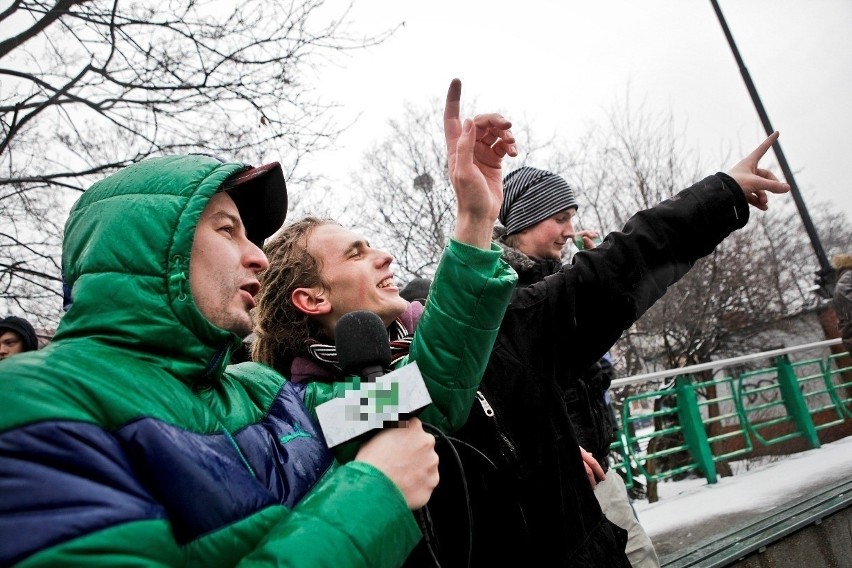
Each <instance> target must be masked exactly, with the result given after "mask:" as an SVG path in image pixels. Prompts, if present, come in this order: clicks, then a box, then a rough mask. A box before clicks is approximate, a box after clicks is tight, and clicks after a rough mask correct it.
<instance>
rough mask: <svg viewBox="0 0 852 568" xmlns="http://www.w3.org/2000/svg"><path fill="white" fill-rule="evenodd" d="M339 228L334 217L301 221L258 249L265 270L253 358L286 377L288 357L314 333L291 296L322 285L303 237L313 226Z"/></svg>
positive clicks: (319, 270)
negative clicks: (266, 263)
mask: <svg viewBox="0 0 852 568" xmlns="http://www.w3.org/2000/svg"><path fill="white" fill-rule="evenodd" d="M338 224H339V223H337V221H334V220H333V219H322V218H319V217H305V218H304V219H301V220H299V221H296V222H294V223H291V224H289V225H287V226H286V227H284V229H282V231H281V232H280V233H278V234H277V235H275V236H274V237H273V238H272V239H271V240H270V241H269V242H267V243H266V244H265V245H264V246H263V251H264V252H265V253H266V256H267V258H268V259H269V268H267V269H266V270H264V271H263V272H262V273H260V275H259V279H260V292H259V293H258V295H257V309H256V310H255V313H254V317H255V328H254V334H255V340H254V342H253V343H252V347H251V356H252V359H253V360H255V361H259V362H261V363H266V364H267V365H269V366H271V367H272V368H274V369H276V370H277V371H279V372H281V373H288V372H289V371H290V363H291V361H292V360H293V357H295V356H296V355H298V354H299V353H300V352H301V351H302V350H303V349H304V348H305V344H306V343H307V341H308V339H310V338H311V337H313V336H314V335H315V334H317V333H318V332H319V328H318V327H316V326H315V325H314V324H313V323H312V322H311V321H310V320H309V318H308V316H307V315H306V314H304V313H303V312H302V311H300V310H299V309H297V308H296V306H294V305H293V301H292V295H293V291H294V290H295V289H296V288H311V287H314V286H320V287H325V283H324V282H323V280H322V274H321V269H322V267H321V266H320V263H319V261H318V260H317V259H315V258H314V257H312V256H311V255H310V254H309V253H308V249H307V246H308V237H309V236H310V234H311V232H312V231H313V230H314V229H316V228H317V227H320V226H322V225H338Z"/></svg>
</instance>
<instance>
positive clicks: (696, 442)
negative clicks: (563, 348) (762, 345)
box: [610, 339, 852, 487]
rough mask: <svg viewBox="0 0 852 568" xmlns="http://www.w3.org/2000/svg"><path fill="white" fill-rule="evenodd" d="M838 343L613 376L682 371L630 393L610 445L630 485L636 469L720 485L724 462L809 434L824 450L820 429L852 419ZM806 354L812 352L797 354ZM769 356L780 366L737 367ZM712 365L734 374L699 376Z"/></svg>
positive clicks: (851, 370)
mask: <svg viewBox="0 0 852 568" xmlns="http://www.w3.org/2000/svg"><path fill="white" fill-rule="evenodd" d="M839 342H840V340H838V339H833V340H828V341H821V342H818V343H811V344H808V345H800V346H796V347H790V348H785V349H777V350H773V351H767V352H763V353H756V354H753V355H747V356H744V357H736V358H733V359H726V360H723V361H714V362H711V363H704V364H701V365H693V366H691V367H684V368H682V369H675V370H672V371H663V372H660V373H649V374H646V375H637V376H634V377H628V378H625V379H619V380H616V381H613V384H612V387H611V388H613V389H617V388H619V387H624V386H627V385H632V384H639V383H645V382H648V381H655V380H657V381H658V380H661V379H670V378H671V377H675V380H674V384H669V385H667V386H665V387H664V388H659V389H657V390H653V391H648V392H643V393H639V394H633V395H630V396H628V397H626V398H625V399H624V401H623V406H622V411H621V429H620V430H619V432H618V439H617V440H616V441H615V442H614V443H613V444H612V445H611V446H610V450H611V455H612V456H613V464H612V467H613V468H614V469H619V470H621V471H622V472H623V474H624V477H625V480H626V483H627V485H628V487H631V486H633V484H634V476H635V475H637V474H639V475H642V476H644V478H645V480H646V481H647V482H656V481H662V480H664V479H667V478H671V477H676V476H681V475H684V474H687V473H690V472H694V471H697V472H699V473H700V474H701V475H703V476H704V477H705V478H706V479H707V482H708V483H716V481H717V464H719V462H723V461H725V462H727V461H732V460H734V459H736V458H746V457H748V456H749V455H750V454H752V453H753V452H754V450H755V444H757V445H760V446H771V445H775V444H780V443H782V442H786V441H788V440H792V439H796V438H804V439H805V441H806V443H807V445H808V446H809V447H811V448H818V447H819V445H820V442H819V437H818V432H819V431H820V430H823V429H826V428H831V427H833V426H837V425H840V424H842V423H843V422H845V421H846V420H852V379H850V380H847V379H849V378H850V377H852V366H845V367H844V366H842V365H841V359H842V358H844V357H848V355H846V354H831V353H830V352H829V351H828V348H829V347H830V346H831V345H835V344H838V343H839ZM803 353H804V354H806V355H808V357H809V358H806V359H799V360H795V361H793V360H791V359H790V356H791V355H793V354H799V355H801V354H803ZM814 353H818V355H817V356H813V354H814ZM766 360H770V361H773V362H774V365H772V366H770V367H766V368H760V369H755V370H748V371H741V372H736V370H735V369H736V368H737V367H742V366H743V365H746V364H748V363H753V362H754V361H766ZM845 360H847V361H848V359H845ZM707 371H712V372H714V373H716V372H727V373H729V374H723V375H721V376H719V377H718V378H713V379H710V380H696V378H695V375H696V374H698V373H701V375H700V376H701V377H702V378H705V377H706V372H707ZM708 393H715V395H710V394H708ZM816 416H819V419H818V420H815V419H814V418H815V417H816ZM829 416H830V419H827V417H829ZM649 424H653V428H650V427H649Z"/></svg>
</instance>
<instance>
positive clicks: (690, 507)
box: [633, 436, 852, 540]
mask: <svg viewBox="0 0 852 568" xmlns="http://www.w3.org/2000/svg"><path fill="white" fill-rule="evenodd" d="M733 465H734V464H733V463H732V466H733ZM736 469H737V468H735V471H736ZM738 469H740V470H742V469H744V468H743V467H739V468H738ZM850 476H852V436H850V437H847V438H844V439H842V440H838V441H836V442H832V443H830V444H824V445H823V446H821V447H820V448H818V449H815V450H809V451H807V452H801V453H798V454H792V455H789V456H786V457H783V458H782V459H780V460H778V461H774V462H771V463H766V464H764V465H761V466H758V467H755V468H752V469H750V470H748V471H741V472H740V473H737V474H736V475H734V476H733V477H720V478H719V481H718V483H715V484H713V485H710V484H708V483H707V482H706V480H705V479H704V478H698V479H686V480H683V481H674V482H673V481H665V482H662V483H660V484H659V485H658V486H657V488H658V494H659V497H660V499H659V501H657V502H656V503H648V501H645V500H637V501H635V502H634V504H633V505H634V508H635V509H636V513H637V515H638V517H639V521H640V522H641V523H642V526H643V527H645V530H646V531H647V533H648V535H649V536H651V538H652V539H655V536H657V535H664V534H665V533H667V532H669V531H675V530H682V529H683V528H684V526H699V525H710V524H713V523H712V522H711V521H712V520H713V519H719V518H722V517H727V518H731V516H732V515H735V516H739V515H741V514H742V515H745V514H747V513H759V512H763V511H769V510H771V509H773V508H775V507H776V506H778V505H781V504H784V503H785V502H788V501H790V500H793V499H796V498H798V497H801V496H804V495H807V494H808V493H811V492H813V491H814V490H816V489H817V488H819V487H822V486H825V485H829V484H832V483H835V482H838V481H840V480H842V479H847V478H849V477H850ZM655 540H656V539H655Z"/></svg>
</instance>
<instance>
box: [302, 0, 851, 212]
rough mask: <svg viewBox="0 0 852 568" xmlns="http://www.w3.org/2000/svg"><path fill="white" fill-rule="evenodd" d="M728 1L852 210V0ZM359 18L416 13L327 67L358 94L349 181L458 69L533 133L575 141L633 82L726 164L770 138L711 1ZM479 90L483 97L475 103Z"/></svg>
mask: <svg viewBox="0 0 852 568" xmlns="http://www.w3.org/2000/svg"><path fill="white" fill-rule="evenodd" d="M344 3H345V2H344V1H343V0H329V3H328V4H327V6H328V7H329V8H330V9H335V8H336V7H339V6H340V5H342V4H344ZM720 5H721V9H722V11H723V13H724V15H725V17H726V19H727V22H728V25H729V27H730V28H731V31H732V33H733V36H734V39H735V41H736V42H737V45H738V47H739V49H740V52H741V55H742V57H743V59H744V61H745V63H746V66H747V68H748V70H749V72H750V73H751V76H752V79H753V81H754V83H755V84H756V86H757V90H758V93H759V94H760V97H761V99H762V101H763V104H764V106H765V107H766V110H767V113H768V115H769V118H770V121H771V122H772V125H773V127H774V128H775V129H777V130H780V131H781V140H780V142H781V146H782V148H783V150H784V153H785V155H786V157H787V161H788V162H789V164H790V166H791V168H793V170H794V174H795V179H796V182H797V183H798V185H799V187H800V189H801V190H802V192H803V194H804V198H805V203H806V204H808V205H810V204H811V203H816V201H830V202H832V203H833V205H834V206H836V207H837V208H839V209H841V210H843V211H844V212H845V213H846V214H847V215H849V216H850V218H852V190H850V187H849V185H850V184H849V181H848V166H847V165H848V164H849V163H850V162H852V138H850V136H849V133H850V131H852V2H850V1H849V0H720ZM350 18H351V19H352V20H353V21H354V23H355V29H357V30H360V31H363V32H365V33H367V32H374V31H378V30H381V29H385V28H388V27H392V26H393V25H395V24H398V23H400V22H403V21H404V22H405V26H404V27H402V28H400V29H399V31H398V32H397V33H396V34H395V36H394V37H392V38H391V39H389V40H388V41H387V42H385V43H384V44H382V45H380V46H378V47H374V48H371V49H369V50H367V51H358V52H355V53H354V54H353V55H352V56H351V57H350V58H349V59H347V60H345V62H343V65H342V66H341V67H324V68H322V69H321V70H320V71H319V72H318V76H317V84H318V85H319V86H320V87H319V88H320V92H321V93H322V95H323V96H324V97H325V98H326V99H328V100H334V101H337V102H339V103H340V104H341V105H343V108H342V109H341V111H340V113H341V114H340V116H341V117H343V118H344V119H346V118H348V119H351V118H354V117H355V116H360V118H359V120H358V122H357V123H356V125H355V127H353V128H352V129H351V130H350V131H349V132H348V133H347V134H345V135H344V136H343V137H342V138H341V139H340V140H339V143H338V146H337V150H336V151H334V152H330V153H326V154H322V155H319V156H316V158H315V159H316V160H317V162H316V164H317V165H316V166H314V167H320V168H322V170H323V171H325V172H326V173H329V174H331V175H332V176H335V175H336V176H338V178H337V179H338V181H340V183H341V184H342V185H346V181H347V180H348V176H347V174H346V173H345V172H348V171H350V170H352V169H355V168H357V167H359V164H360V163H361V156H362V154H363V152H364V150H365V149H366V148H367V147H368V146H369V145H370V144H371V143H372V142H375V141H377V140H379V139H381V138H383V137H384V136H385V135H386V134H387V127H386V122H387V119H388V118H391V117H399V116H401V115H402V111H403V102H404V101H406V100H407V101H410V102H413V103H416V104H421V103H423V104H425V103H427V102H428V101H429V100H431V99H433V98H443V96H444V94H445V93H446V88H447V85H448V84H449V81H450V79H451V78H453V77H459V78H460V79H461V80H462V83H463V92H462V97H463V98H462V105H463V106H462V112H463V114H466V115H470V114H473V113H475V112H480V111H490V110H493V109H497V110H500V111H501V112H503V113H504V114H505V115H506V116H507V117H509V118H510V119H512V118H513V117H520V116H523V117H526V119H527V120H528V121H529V122H530V124H531V126H532V128H533V131H534V132H539V131H540V132H541V133H542V137H546V136H548V135H549V134H550V133H551V132H553V131H556V132H557V133H558V134H559V135H560V136H561V137H564V139H565V140H566V141H568V142H569V145H570V141H571V140H572V137H576V136H579V135H581V134H583V133H584V132H585V130H586V125H588V124H589V123H590V122H592V121H598V122H602V121H603V119H604V117H605V113H606V111H607V110H609V109H610V108H612V107H613V106H614V105H616V104H618V103H619V102H620V101H623V100H624V96H625V93H626V91H627V90H628V86H629V91H630V96H631V99H632V100H634V101H640V102H644V105H645V109H646V110H647V111H649V112H652V113H668V112H671V113H672V115H673V117H674V119H675V121H676V123H677V124H678V126H680V127H682V128H684V129H685V132H686V136H687V142H688V144H690V145H691V146H693V147H695V148H696V149H698V150H699V151H700V154H701V156H702V158H704V159H705V160H707V162H708V163H711V164H715V166H714V167H716V168H727V167H729V166H731V165H733V164H732V162H733V161H734V160H733V158H731V160H730V162H731V163H720V160H722V159H723V158H724V157H725V155H726V153H727V151H728V150H729V149H732V150H733V151H734V152H736V153H737V154H734V156H736V157H739V156H741V155H744V154H745V153H746V152H747V151H750V150H751V149H752V148H753V147H754V146H756V145H757V143H759V141H760V140H762V139H763V137H764V132H763V128H762V126H761V123H760V120H759V118H758V115H757V112H756V111H755V108H754V105H753V103H752V101H751V98H750V97H749V94H748V91H747V89H746V87H745V84H744V82H743V80H742V77H741V75H740V73H739V71H738V68H737V65H736V62H735V59H734V57H733V55H732V53H731V50H730V48H729V46H728V44H727V42H726V40H725V37H724V34H723V33H722V29H721V27H720V25H719V22H718V20H717V18H716V15H715V13H714V11H713V7H712V4H711V2H710V1H709V0H642V1H637V0H600V1H595V2H592V1H589V0H582V1H580V0H554V1H543V0H529V1H526V2H517V1H514V2H509V1H503V0H490V1H487V2H485V1H459V0H453V1H450V0H430V1H428V2H400V1H392V0H357V1H356V3H355V6H354V8H353V11H352V13H351V15H350ZM473 99H476V100H477V102H478V108H476V109H473V108H469V107H467V106H465V104H464V103H465V101H471V100H473ZM521 142H523V141H521ZM772 162H774V157H773V158H772ZM763 163H767V164H768V163H769V162H768V161H767V162H763ZM775 171H776V172H777V173H778V175H779V177H780V175H781V172H780V170H779V169H778V168H777V167H776V168H775ZM338 172H339V173H338ZM708 173H711V172H709V171H708ZM293 189H294V190H295V189H296V188H293Z"/></svg>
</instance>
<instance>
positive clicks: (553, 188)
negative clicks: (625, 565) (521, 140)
mask: <svg viewBox="0 0 852 568" xmlns="http://www.w3.org/2000/svg"><path fill="white" fill-rule="evenodd" d="M503 186H504V192H505V197H504V200H503V207H502V209H501V211H500V221H501V223H502V224H503V227H497V228H496V229H495V237H496V239H495V242H496V243H497V244H498V245H499V246H500V247H501V248H502V249H503V259H504V260H505V261H506V262H508V263H509V264H510V265H511V266H512V267H513V268H514V269H515V271H516V272H517V273H518V285H519V286H529V285H532V284H535V283H536V282H540V281H542V280H544V278H545V277H547V276H550V275H551V274H556V273H558V272H559V271H560V269H561V268H562V251H563V249H564V247H565V245H566V244H568V243H569V242H574V240H575V239H579V238H582V239H583V246H582V248H581V250H589V249H593V248H595V243H594V240H595V238H596V237H597V233H595V232H594V231H575V230H574V217H575V215H576V213H577V209H578V204H577V201H576V199H575V197H574V191H573V190H572V189H571V186H569V185H568V182H567V181H565V180H564V179H563V178H562V177H560V176H558V175H556V174H554V173H551V172H548V171H546V170H541V169H538V168H533V167H529V166H524V167H522V168H518V169H516V170H514V171H512V172H510V173H509V174H508V175H506V177H505V178H504V180H503ZM601 316H602V317H607V314H606V313H602V314H601ZM566 347H568V346H566ZM608 347H611V346H608ZM565 353H566V354H565V357H567V358H571V357H572V356H573V354H572V352H571V350H570V349H568V350H566V352H565ZM604 355H606V354H604ZM612 375H613V370H612V364H611V363H610V362H609V361H608V360H607V359H606V358H605V357H601V359H599V360H598V361H596V362H594V363H592V365H591V366H590V367H589V368H588V369H586V370H585V371H583V372H577V371H571V372H566V373H564V374H559V373H557V374H556V376H555V377H554V378H555V379H556V380H557V383H558V385H559V388H560V391H561V394H562V397H563V400H564V402H565V408H566V411H567V412H568V417H569V419H570V421H571V425H572V426H573V428H574V431H575V433H576V435H577V441H578V442H579V444H580V453H581V455H582V457H583V462H584V466H585V470H586V476H587V477H588V479H589V483H590V484H591V486H592V487H593V488H594V490H595V493H594V494H595V497H596V498H597V500H598V503H599V504H600V506H601V509H602V511H603V513H604V515H605V516H606V517H607V519H608V520H610V521H612V522H613V523H614V524H615V525H617V526H618V527H620V528H622V529H624V530H626V531H627V533H628V541H627V547H626V553H627V557H628V559H629V560H630V564H631V566H633V568H659V566H660V561H659V559H658V558H657V553H656V551H655V550H654V544H653V543H652V542H651V539H650V538H649V537H648V535H647V534H646V533H645V530H644V529H643V528H642V526H641V525H640V524H639V521H638V519H637V518H636V515H635V513H634V511H633V506H632V504H631V503H630V497H629V496H628V494H627V488H626V487H625V485H624V481H623V480H622V479H621V477H619V476H618V475H617V474H616V473H612V474H610V475H606V472H607V470H608V469H609V462H608V455H609V446H610V444H611V443H612V441H613V439H614V432H615V424H614V421H613V420H612V418H611V414H610V410H609V408H608V407H607V404H606V400H605V398H604V397H605V393H606V391H607V389H608V388H609V385H610V383H611V382H612Z"/></svg>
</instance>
